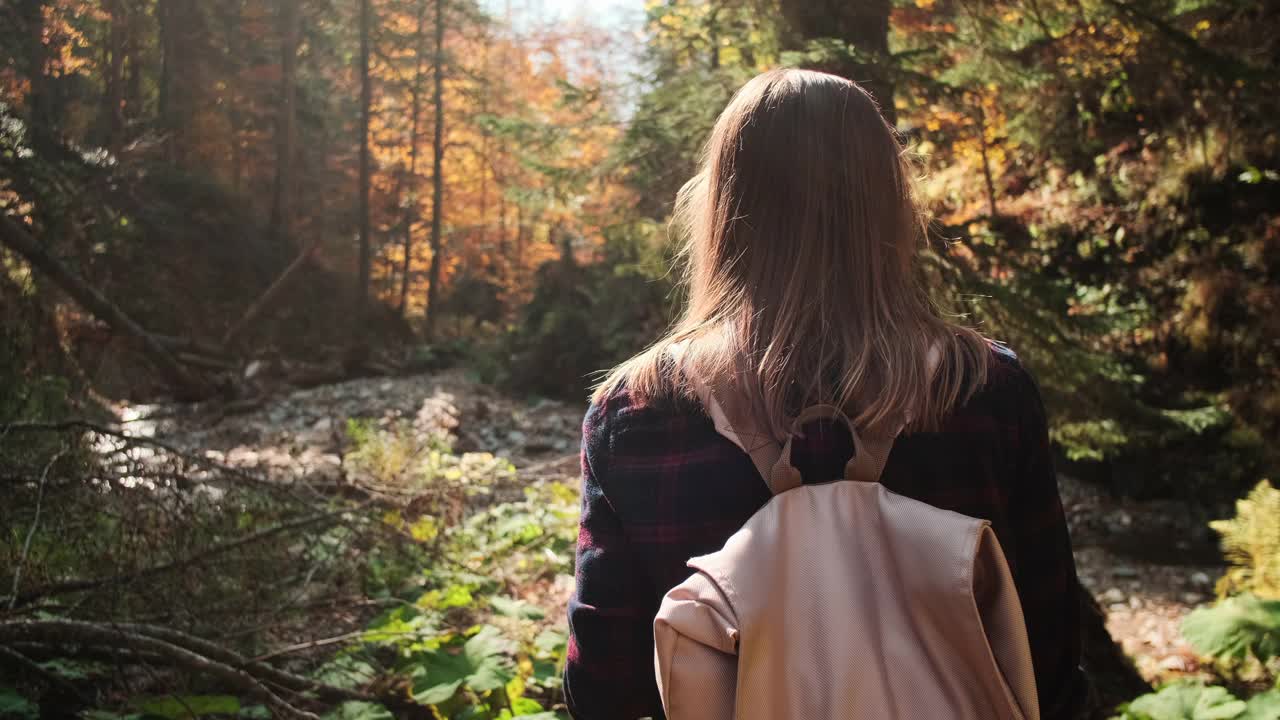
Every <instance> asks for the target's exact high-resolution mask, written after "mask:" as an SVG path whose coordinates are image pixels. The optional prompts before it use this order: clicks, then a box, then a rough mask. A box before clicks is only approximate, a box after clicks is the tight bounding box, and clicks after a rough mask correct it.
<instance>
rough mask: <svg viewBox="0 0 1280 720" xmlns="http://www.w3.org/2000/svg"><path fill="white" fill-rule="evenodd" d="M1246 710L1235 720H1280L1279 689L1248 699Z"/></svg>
mask: <svg viewBox="0 0 1280 720" xmlns="http://www.w3.org/2000/svg"><path fill="white" fill-rule="evenodd" d="M1247 704H1248V708H1247V709H1246V710H1245V711H1244V714H1243V715H1241V716H1240V717H1239V718H1236V720H1280V688H1277V689H1275V690H1268V691H1267V692H1264V693H1262V694H1261V695H1254V696H1253V697H1251V698H1249V702H1248V703H1247Z"/></svg>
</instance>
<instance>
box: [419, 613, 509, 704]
mask: <svg viewBox="0 0 1280 720" xmlns="http://www.w3.org/2000/svg"><path fill="white" fill-rule="evenodd" d="M511 649H512V648H511V643H510V642H508V641H507V640H505V639H504V638H502V636H501V635H500V634H499V632H498V629H497V628H495V627H492V626H485V627H483V628H481V629H480V632H478V633H476V634H475V635H474V636H472V637H471V638H470V639H468V640H467V641H466V642H465V643H463V645H462V647H457V646H453V647H444V648H440V649H438V650H435V651H433V652H429V653H424V654H423V655H424V657H423V659H422V662H421V663H420V665H419V667H418V668H417V670H415V672H414V680H413V699H414V700H415V701H417V702H420V703H423V704H425V705H439V704H440V703H442V702H445V701H446V700H448V699H449V698H451V697H453V695H454V693H456V692H457V691H458V688H460V687H462V685H463V684H464V683H465V684H466V686H467V687H469V688H471V689H472V690H474V691H476V692H486V691H488V690H496V689H497V688H500V687H503V686H504V685H506V684H507V681H509V680H510V679H511V678H513V677H515V672H514V670H513V668H512V662H511V659H510V657H508V655H509V653H510V652H511Z"/></svg>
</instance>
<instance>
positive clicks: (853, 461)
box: [668, 342, 902, 495]
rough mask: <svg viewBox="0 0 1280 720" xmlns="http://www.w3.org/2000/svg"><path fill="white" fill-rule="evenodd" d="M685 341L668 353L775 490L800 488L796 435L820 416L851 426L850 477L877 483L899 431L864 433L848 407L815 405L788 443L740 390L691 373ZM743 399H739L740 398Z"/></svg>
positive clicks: (718, 424) (847, 472)
mask: <svg viewBox="0 0 1280 720" xmlns="http://www.w3.org/2000/svg"><path fill="white" fill-rule="evenodd" d="M686 347H687V346H686V345H685V343H683V342H681V343H675V344H673V345H671V346H670V347H669V348H668V354H669V355H671V357H672V359H673V360H674V361H675V363H676V366H677V367H678V368H679V369H680V371H681V372H682V373H683V374H684V376H685V377H686V378H687V379H688V380H689V383H690V384H691V385H692V386H693V390H694V392H695V393H696V394H697V396H698V399H699V400H700V401H702V405H703V408H704V409H705V410H706V411H707V414H708V415H709V416H710V417H711V421H712V422H713V423H714V424H715V428H716V431H717V432H718V433H720V434H721V435H723V436H724V437H726V438H728V439H729V440H730V441H731V442H733V444H735V445H737V446H738V447H739V448H741V449H742V450H743V451H744V452H746V453H747V454H748V455H750V456H751V462H752V463H753V464H754V465H755V466H756V471H757V472H759V473H760V477H761V479H763V480H764V482H765V484H766V485H768V487H769V490H770V491H772V492H773V494H774V495H777V494H779V493H784V492H786V491H788V490H790V489H792V488H795V487H799V485H800V484H801V482H802V480H803V478H801V476H800V471H799V470H798V469H797V468H796V467H795V465H793V464H792V463H791V443H792V440H793V439H794V438H795V437H796V436H800V437H803V436H804V433H803V428H804V426H805V425H807V424H809V423H811V422H813V421H815V420H840V421H841V422H842V423H843V424H844V426H845V427H846V428H848V429H849V436H850V437H851V438H852V439H853V448H854V455H853V457H852V458H850V459H849V462H848V463H846V464H845V469H844V479H845V480H853V481H857V482H877V481H879V479H880V473H881V472H882V471H883V470H884V465H885V462H886V461H887V460H888V459H889V452H890V450H892V449H893V441H894V439H895V438H896V437H897V435H898V432H899V431H901V429H902V427H901V426H899V428H898V430H897V431H895V432H894V433H893V435H890V436H887V437H875V438H872V437H865V438H864V437H863V436H862V435H861V434H859V433H858V431H857V429H856V428H854V426H853V421H852V420H850V419H849V416H848V415H847V414H845V412H844V411H843V410H841V409H840V408H838V407H836V406H834V405H825V404H824V405H812V406H810V407H808V408H805V409H804V410H803V411H801V412H800V414H799V415H797V416H796V417H795V419H793V420H792V422H791V428H790V431H789V433H788V435H787V439H786V441H785V442H783V443H779V442H778V440H777V439H776V438H775V437H773V435H772V433H770V432H767V431H762V430H761V429H760V428H759V426H758V424H757V423H756V421H755V416H754V415H753V413H752V412H751V408H750V407H744V406H743V402H742V399H741V398H738V397H737V395H736V394H732V393H731V394H730V396H729V397H726V396H725V395H724V394H723V393H719V392H716V390H715V389H714V388H712V387H711V386H709V385H708V384H707V383H706V381H705V380H703V379H702V378H701V377H699V376H698V375H697V373H694V372H691V371H690V370H689V369H687V368H685V367H683V366H682V364H681V360H682V358H683V357H684V351H685V349H686ZM735 400H737V402H735Z"/></svg>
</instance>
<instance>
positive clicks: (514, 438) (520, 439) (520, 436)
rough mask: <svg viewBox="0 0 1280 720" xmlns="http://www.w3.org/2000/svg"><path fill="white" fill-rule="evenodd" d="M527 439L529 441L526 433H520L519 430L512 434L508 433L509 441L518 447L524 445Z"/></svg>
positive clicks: (513, 431)
mask: <svg viewBox="0 0 1280 720" xmlns="http://www.w3.org/2000/svg"><path fill="white" fill-rule="evenodd" d="M526 439H527V436H526V435H525V434H524V433H522V432H520V431H519V430H512V431H511V432H509V433H507V440H508V441H510V442H513V443H515V444H516V445H520V444H522V443H524V441H525V440H526Z"/></svg>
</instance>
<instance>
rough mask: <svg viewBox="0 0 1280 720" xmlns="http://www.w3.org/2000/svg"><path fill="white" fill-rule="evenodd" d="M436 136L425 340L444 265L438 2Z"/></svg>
mask: <svg viewBox="0 0 1280 720" xmlns="http://www.w3.org/2000/svg"><path fill="white" fill-rule="evenodd" d="M435 50H436V52H435V88H434V91H433V93H432V105H433V106H434V108H435V128H434V130H435V132H434V135H433V137H432V140H431V160H432V163H431V272H430V275H429V276H428V279H427V282H428V283H430V284H429V285H427V326H426V337H427V340H431V339H433V337H434V331H435V324H436V315H437V314H438V313H437V312H436V310H437V309H438V307H437V301H438V300H439V298H440V271H441V269H442V267H443V262H444V257H443V256H444V238H443V237H442V236H441V234H442V228H443V227H444V226H443V221H444V171H443V167H442V166H443V165H444V0H436V48H435Z"/></svg>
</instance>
